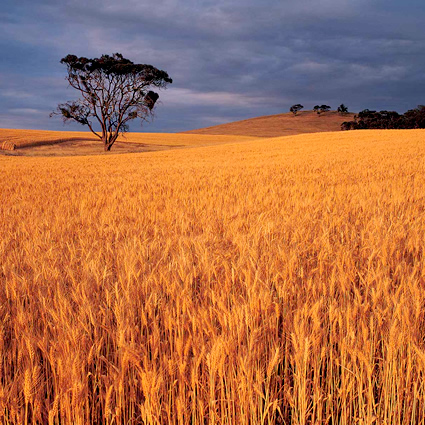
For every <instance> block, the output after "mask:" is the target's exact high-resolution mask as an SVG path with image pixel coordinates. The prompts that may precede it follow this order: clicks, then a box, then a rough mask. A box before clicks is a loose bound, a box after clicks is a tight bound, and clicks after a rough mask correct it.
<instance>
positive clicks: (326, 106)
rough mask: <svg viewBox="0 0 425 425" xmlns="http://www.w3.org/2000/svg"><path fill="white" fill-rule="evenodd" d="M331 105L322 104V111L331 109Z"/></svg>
mask: <svg viewBox="0 0 425 425" xmlns="http://www.w3.org/2000/svg"><path fill="white" fill-rule="evenodd" d="M330 109H331V107H330V106H329V105H320V113H323V112H328V111H330Z"/></svg>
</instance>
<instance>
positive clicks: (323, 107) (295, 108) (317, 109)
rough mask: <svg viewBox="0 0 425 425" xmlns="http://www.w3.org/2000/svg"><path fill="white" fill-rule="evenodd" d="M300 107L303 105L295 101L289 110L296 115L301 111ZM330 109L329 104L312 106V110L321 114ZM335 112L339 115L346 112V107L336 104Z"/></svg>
mask: <svg viewBox="0 0 425 425" xmlns="http://www.w3.org/2000/svg"><path fill="white" fill-rule="evenodd" d="M301 109H304V106H303V105H301V104H300V103H297V104H296V105H292V106H291V107H290V108H289V111H290V112H292V113H293V114H294V115H297V113H298V112H299V111H301ZM330 110H331V107H330V106H329V105H316V106H315V107H314V108H313V111H314V112H316V113H317V114H318V115H320V114H323V113H324V112H328V111H330ZM337 112H338V113H339V114H340V115H345V114H348V108H347V107H346V106H345V105H344V104H343V103H342V104H341V105H339V106H338V109H337Z"/></svg>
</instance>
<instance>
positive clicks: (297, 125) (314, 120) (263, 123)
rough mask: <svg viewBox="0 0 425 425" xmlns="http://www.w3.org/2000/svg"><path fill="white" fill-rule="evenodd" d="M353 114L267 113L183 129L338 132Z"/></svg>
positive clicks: (245, 132) (262, 133)
mask: <svg viewBox="0 0 425 425" xmlns="http://www.w3.org/2000/svg"><path fill="white" fill-rule="evenodd" d="M353 117H354V114H347V115H344V116H341V115H339V114H338V113H336V112H334V111H331V112H327V113H325V114H321V115H318V114H316V113H315V112H313V111H301V112H299V113H298V114H297V115H296V116H294V115H293V114H291V113H287V114H278V115H269V116H264V117H258V118H251V119H248V120H243V121H236V122H232V123H228V124H221V125H217V126H214V127H206V128H201V129H198V130H190V131H186V132H185V133H186V134H216V135H219V134H229V135H230V134H232V135H238V136H255V137H278V136H292V135H295V134H302V133H317V132H326V131H339V130H340V129H341V124H342V123H343V122H344V121H350V120H352V119H353Z"/></svg>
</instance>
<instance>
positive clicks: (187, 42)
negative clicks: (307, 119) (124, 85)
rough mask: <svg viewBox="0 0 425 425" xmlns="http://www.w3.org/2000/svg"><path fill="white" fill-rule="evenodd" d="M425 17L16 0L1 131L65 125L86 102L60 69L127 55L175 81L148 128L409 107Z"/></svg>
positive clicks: (380, 10)
mask: <svg viewBox="0 0 425 425" xmlns="http://www.w3.org/2000/svg"><path fill="white" fill-rule="evenodd" d="M424 15H425V5H424V4H423V3H422V2H420V1H418V0H408V1H404V2H403V3H402V4H401V3H400V2H399V1H396V0H389V1H386V2H384V1H381V0H358V1H356V2H352V1H348V0H322V1H320V0H315V1H313V0H300V1H297V2H293V1H282V0H280V1H276V0H273V1H272V0H262V1H261V2H260V1H258V0H255V1H254V0H233V1H232V2H229V1H223V0H216V1H210V0H203V1H199V0H198V1H195V0H186V1H182V0H180V1H176V0H162V1H161V0H157V1H155V2H145V1H140V0H124V1H121V2H116V1H112V0H91V1H90V2H87V1H86V0H84V1H83V0H73V1H71V0H65V1H50V0H38V1H36V2H34V1H27V0H20V1H16V0H15V1H13V2H12V1H10V0H6V1H5V4H4V5H3V7H2V11H1V12H0V19H1V24H2V25H1V27H0V51H1V52H2V60H1V63H0V89H1V90H0V127H22V128H30V127H31V128H50V129H62V128H63V126H62V123H61V121H60V120H59V119H56V120H54V119H49V118H48V115H49V112H50V111H51V110H52V109H54V107H55V105H56V104H57V103H59V102H63V101H65V100H68V99H72V98H75V97H76V96H77V93H73V91H72V90H71V89H69V88H67V86H66V82H65V81H64V77H65V69H64V68H63V66H62V65H60V64H59V60H60V58H62V57H63V56H65V55H66V54H68V53H73V54H76V55H81V56H88V57H94V56H99V55H101V54H102V53H113V52H121V53H123V55H124V56H126V57H128V58H130V59H132V60H133V61H135V62H139V63H152V64H153V65H155V66H157V67H158V68H162V69H165V70H167V72H168V73H169V74H170V75H171V77H172V78H173V79H174V83H173V84H172V85H171V86H170V87H169V89H168V90H166V91H164V92H163V93H162V94H161V100H162V104H160V105H159V107H158V111H157V112H158V113H157V117H156V119H155V121H154V122H153V123H152V124H151V125H149V126H146V127H145V131H162V130H164V131H176V130H185V129H190V128H196V127H202V126H207V125H214V124H218V123H220V122H225V121H232V120H235V119H243V118H248V117H252V116H258V115H265V114H274V113H280V112H284V111H287V110H288V109H289V106H291V104H293V103H299V102H300V103H303V104H304V105H305V106H306V107H310V108H311V107H312V106H314V105H315V104H317V103H327V104H330V105H332V106H334V107H336V106H337V105H338V104H339V103H341V102H344V103H346V104H347V105H348V106H349V107H350V109H351V110H354V111H355V110H360V109H363V108H366V107H369V108H376V109H397V110H400V111H404V110H406V109H407V108H410V107H414V106H416V105H417V104H419V103H425V90H424V89H423V88H422V86H423V80H424V77H425V73H424V71H423V70H424V69H425V57H424V54H423V51H422V50H423V48H422V46H423V42H424V38H425V34H424V30H423V29H422V26H423V19H424V17H425V16H424ZM69 128H72V129H80V128H81V127H79V126H77V125H76V126H71V127H69ZM132 129H133V130H136V131H137V130H139V129H140V127H139V126H138V125H134V126H133V127H132Z"/></svg>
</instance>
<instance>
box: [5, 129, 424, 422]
mask: <svg viewBox="0 0 425 425" xmlns="http://www.w3.org/2000/svg"><path fill="white" fill-rule="evenodd" d="M424 136H425V133H424V131H417V130H416V131H364V132H346V133H328V134H320V135H304V136H296V137H289V138H281V139H271V140H262V141H261V142H259V141H253V142H246V143H240V144H234V145H223V146H214V147H207V148H196V149H188V150H173V151H166V152H156V153H148V154H144V155H115V156H114V155H111V156H107V157H106V156H97V157H71V158H43V159H39V158H15V157H5V156H3V157H0V179H1V181H0V185H1V188H2V190H1V192H0V218H1V220H0V234H1V235H2V237H1V238H0V279H1V281H2V285H0V332H1V336H0V362H1V363H0V422H1V423H2V424H19V425H22V424H29V423H31V424H36V423H37V424H49V425H51V424H59V423H60V424H61V425H64V424H81V425H82V424H108V425H118V424H193V425H195V424H228V425H230V424H279V423H281V424H283V423H285V424H289V423H292V424H300V425H301V424H302V425H304V424H337V423H341V424H351V423H356V424H376V425H378V424H412V423H415V424H423V423H425V388H424V385H425V383H424V379H423V377H424V374H425V351H424V348H425V342H424V341H425V322H424V312H425V310H424V302H425V291H424V286H425V276H424V270H425V264H424V262H425V260H424V245H423V241H424V240H425V235H424V233H425V199H424V193H425V162H424V160H425V145H424V143H423V140H424Z"/></svg>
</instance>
